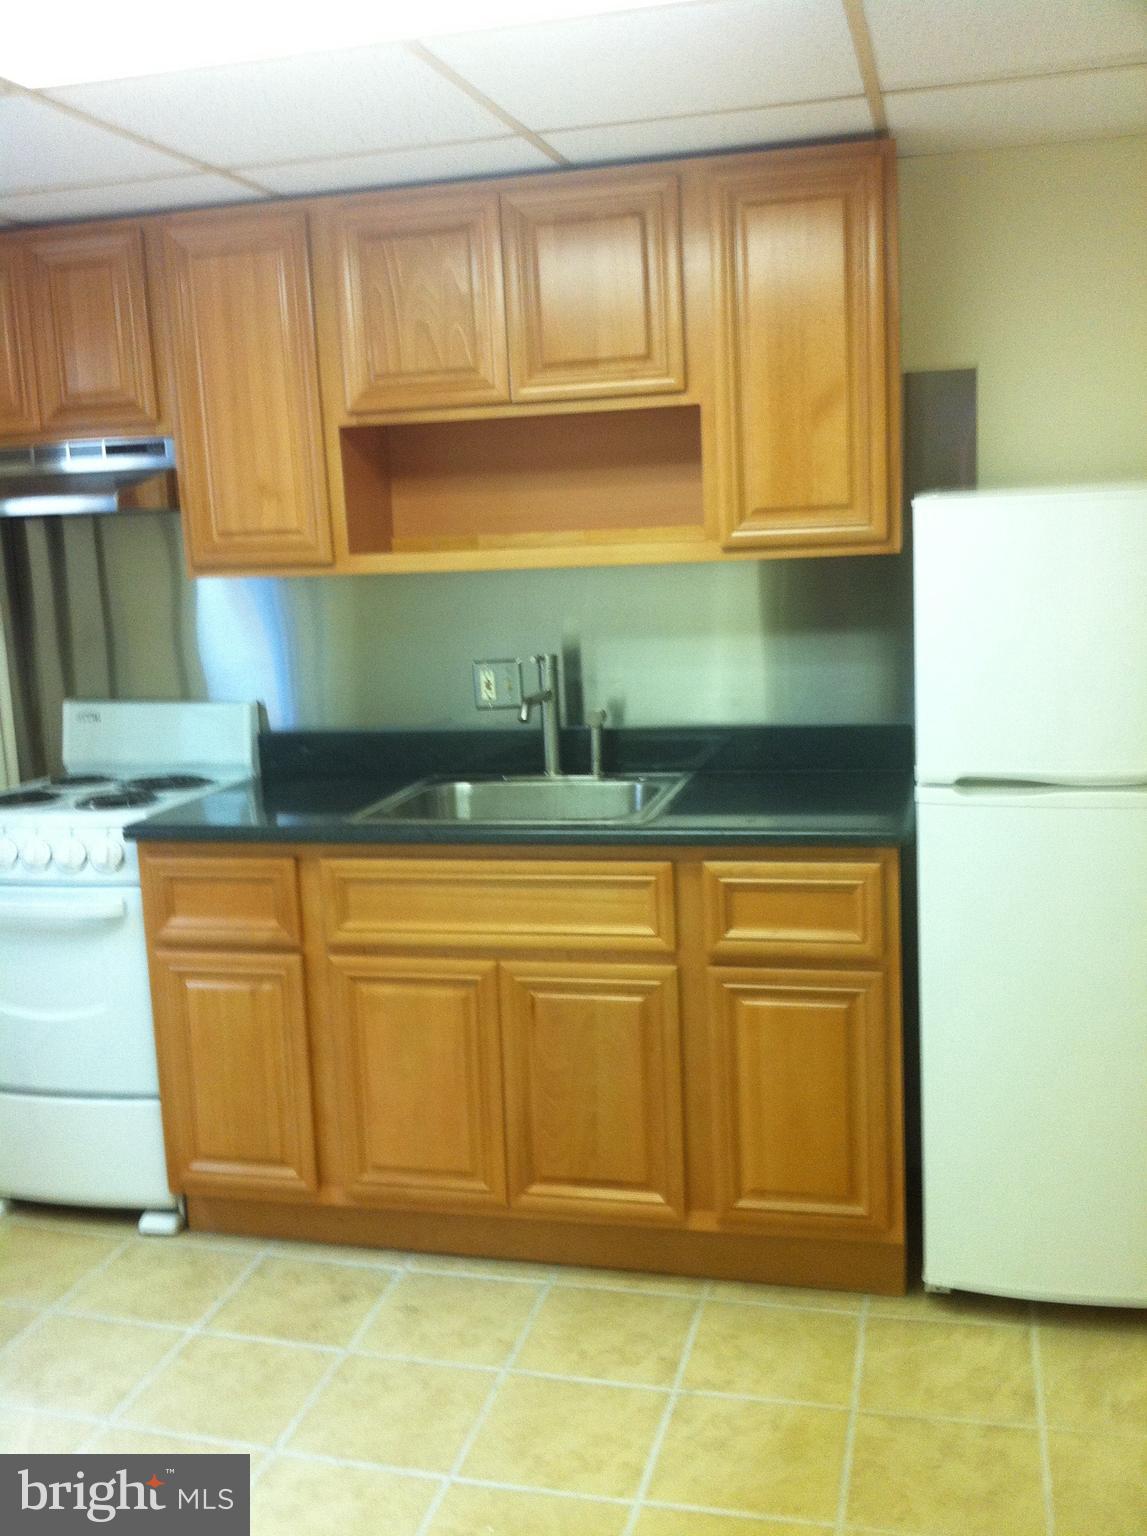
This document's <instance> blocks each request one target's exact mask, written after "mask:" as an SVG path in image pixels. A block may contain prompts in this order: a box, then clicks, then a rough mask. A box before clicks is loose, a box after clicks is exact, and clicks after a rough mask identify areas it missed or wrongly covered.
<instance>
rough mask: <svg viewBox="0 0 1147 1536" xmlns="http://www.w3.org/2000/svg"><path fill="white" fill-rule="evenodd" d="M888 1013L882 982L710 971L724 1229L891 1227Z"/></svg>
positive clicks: (894, 1097) (896, 1160)
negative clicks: (727, 1226)
mask: <svg viewBox="0 0 1147 1536" xmlns="http://www.w3.org/2000/svg"><path fill="white" fill-rule="evenodd" d="M896 1018H898V1013H897V1012H896V1009H895V1007H894V1006H893V1005H890V1001H889V999H888V997H887V983H886V981H885V978H884V976H883V975H882V974H881V973H880V972H865V971H836V970H824V971H803V970H791V971H790V970H787V969H786V970H757V969H741V968H737V967H728V968H724V967H721V968H718V967H714V968H713V969H711V970H710V972H709V1029H710V1046H711V1050H712V1053H713V1061H714V1080H713V1094H714V1131H715V1135H716V1138H717V1147H718V1170H719V1185H720V1188H721V1191H722V1193H721V1198H720V1209H719V1214H720V1217H721V1220H722V1222H723V1223H724V1224H726V1225H729V1226H737V1227H750V1228H751V1227H756V1228H759V1229H760V1230H762V1231H773V1232H782V1231H786V1230H788V1231H795V1232H808V1231H811V1230H817V1231H821V1232H823V1233H824V1235H825V1236H830V1235H834V1234H835V1235H837V1236H842V1237H843V1236H848V1235H849V1234H857V1235H859V1234H863V1233H870V1234H871V1233H882V1232H886V1231H889V1230H891V1229H892V1228H894V1227H895V1226H896V1225H897V1223H898V1222H899V1220H900V1214H899V1213H900V1200H899V1194H898V1189H897V1180H898V1178H899V1172H898V1170H899V1165H900V1155H901V1152H900V1146H899V1132H898V1115H897V1111H898V1105H899V1099H898V1094H897V1091H896V1084H895V1081H894V1074H895V1063H896V1060H897V1057H896V1052H895V1049H894V1036H895V1025H894V1020H895V1019H896Z"/></svg>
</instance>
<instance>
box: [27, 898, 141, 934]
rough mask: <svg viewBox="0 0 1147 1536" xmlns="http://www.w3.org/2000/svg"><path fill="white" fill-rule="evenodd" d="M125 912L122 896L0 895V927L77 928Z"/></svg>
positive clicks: (102, 921) (121, 914)
mask: <svg viewBox="0 0 1147 1536" xmlns="http://www.w3.org/2000/svg"><path fill="white" fill-rule="evenodd" d="M126 912H127V902H126V901H125V900H124V898H123V897H122V896H115V895H111V894H110V893H109V894H106V895H105V894H99V895H92V894H89V893H88V892H87V891H85V892H83V893H82V894H77V895H75V896H65V897H57V898H54V899H53V900H50V901H36V900H35V899H33V898H29V897H26V896H0V927H6V928H81V927H83V926H85V925H86V924H88V923H113V922H116V921H117V920H118V919H119V918H121V917H123V916H124V915H125V914H126Z"/></svg>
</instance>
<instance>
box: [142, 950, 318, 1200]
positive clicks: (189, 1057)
mask: <svg viewBox="0 0 1147 1536" xmlns="http://www.w3.org/2000/svg"><path fill="white" fill-rule="evenodd" d="M150 967H151V980H152V995H153V999H154V1004H155V1014H156V1019H157V1021H158V1022H159V1026H160V1027H159V1028H158V1029H157V1031H156V1040H157V1045H158V1053H159V1072H160V1093H161V1098H162V1103H163V1122H164V1136H165V1140H166V1143H167V1153H168V1170H169V1173H170V1177H171V1185H172V1188H173V1189H176V1190H181V1191H187V1192H188V1193H195V1192H206V1191H211V1192H214V1193H218V1192H224V1191H225V1192H227V1193H228V1194H232V1195H239V1196H258V1197H262V1198H266V1199H276V1200H284V1199H287V1200H290V1199H300V1198H303V1197H305V1196H307V1195H309V1194H311V1193H312V1192H313V1191H314V1189H315V1188H316V1168H315V1147H314V1125H313V1116H312V1109H311V1089H310V1066H309V1048H308V1042H307V1024H306V1012H305V1005H304V1000H303V968H302V960H301V958H300V957H299V956H298V955H293V954H274V953H271V954H259V953H251V954H245V953H231V952H222V951H221V952H219V953H208V952H200V951H197V950H156V951H154V952H153V953H152V955H151V959H150Z"/></svg>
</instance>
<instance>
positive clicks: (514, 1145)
mask: <svg viewBox="0 0 1147 1536" xmlns="http://www.w3.org/2000/svg"><path fill="white" fill-rule="evenodd" d="M502 1000H503V1031H504V1042H505V1064H506V1097H507V1114H506V1131H507V1137H508V1140H509V1148H508V1151H509V1163H510V1202H511V1204H512V1205H513V1206H514V1207H515V1208H516V1209H518V1210H520V1211H536V1212H538V1213H552V1214H570V1213H573V1214H579V1213H580V1214H584V1215H585V1216H587V1217H589V1218H591V1219H594V1220H600V1219H603V1218H609V1217H617V1218H618V1219H620V1220H625V1221H631V1222H633V1221H637V1222H644V1221H674V1220H680V1218H681V1215H682V1209H683V1196H684V1188H683V1184H684V1163H683V1154H682V1099H681V1062H680V1042H679V1038H678V1029H679V1024H678V1011H677V972H676V967H675V966H672V965H632V964H617V963H610V964H600V965H599V964H591V963H588V962H586V961H583V960H566V961H548V962H536V961H535V962H532V963H530V962H516V963H511V964H506V965H503V966H502Z"/></svg>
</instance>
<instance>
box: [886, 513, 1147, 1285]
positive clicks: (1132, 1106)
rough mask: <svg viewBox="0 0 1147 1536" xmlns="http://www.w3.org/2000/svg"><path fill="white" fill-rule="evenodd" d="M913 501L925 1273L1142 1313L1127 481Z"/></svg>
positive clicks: (1142, 1103)
mask: <svg viewBox="0 0 1147 1536" xmlns="http://www.w3.org/2000/svg"><path fill="white" fill-rule="evenodd" d="M913 505H914V555H913V560H914V569H915V661H916V731H917V737H916V759H917V766H916V785H917V787H916V801H917V813H918V822H917V828H918V833H917V835H918V855H919V913H920V933H919V942H920V1036H921V1038H920V1053H921V1074H922V1114H923V1157H924V1280H925V1283H926V1284H927V1285H929V1286H932V1287H936V1288H947V1289H953V1290H956V1289H958V1290H971V1291H984V1292H989V1293H993V1294H997V1295H1003V1296H1020V1297H1031V1298H1035V1299H1042V1300H1053V1301H1072V1302H1095V1303H1102V1304H1109V1305H1127V1306H1147V484H1144V485H1124V486H1093V487H1079V488H1071V489H1063V490H1060V489H1047V490H1031V491H995V492H991V491H979V492H950V493H935V494H930V495H925V496H919V497H917V498H916V500H915V502H914V504H913Z"/></svg>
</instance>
